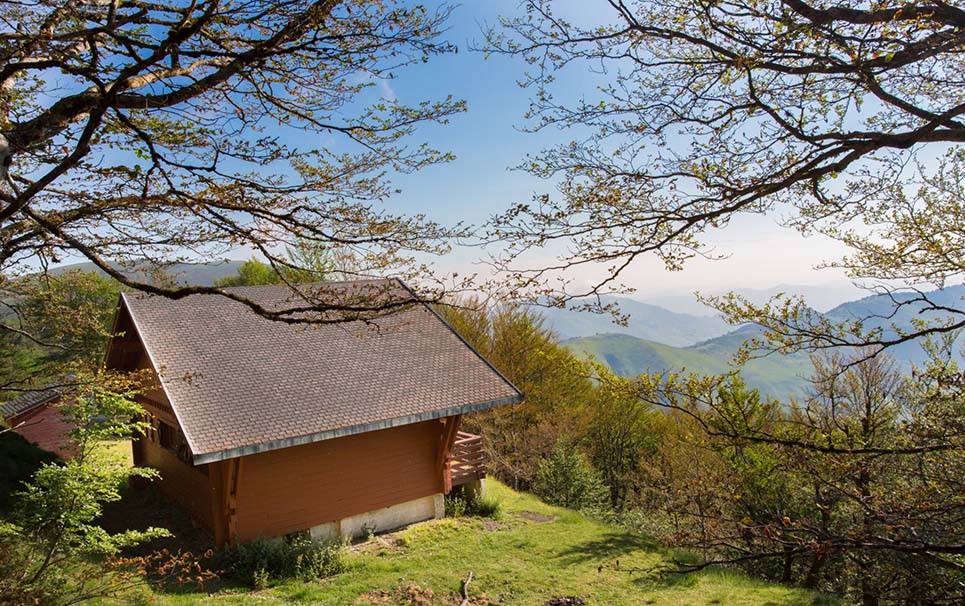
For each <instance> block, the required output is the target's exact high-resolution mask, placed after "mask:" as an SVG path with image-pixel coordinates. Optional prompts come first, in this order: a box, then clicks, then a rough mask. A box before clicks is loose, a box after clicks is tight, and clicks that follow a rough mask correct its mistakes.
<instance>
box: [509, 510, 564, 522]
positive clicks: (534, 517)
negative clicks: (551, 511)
mask: <svg viewBox="0 0 965 606" xmlns="http://www.w3.org/2000/svg"><path fill="white" fill-rule="evenodd" d="M516 515H518V516H519V517H521V518H523V519H524V520H529V521H530V522H536V523H537V524H543V523H545V522H552V521H553V520H555V519H556V516H550V515H546V514H543V513H536V512H533V511H521V512H519V513H517V514H516Z"/></svg>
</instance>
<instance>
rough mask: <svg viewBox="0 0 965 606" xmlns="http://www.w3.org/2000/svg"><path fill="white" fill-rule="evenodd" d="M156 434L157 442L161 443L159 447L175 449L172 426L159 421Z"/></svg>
mask: <svg viewBox="0 0 965 606" xmlns="http://www.w3.org/2000/svg"><path fill="white" fill-rule="evenodd" d="M157 436H158V443H159V444H160V445H161V448H167V449H168V450H174V449H175V446H174V428H173V427H171V426H170V425H168V424H167V423H165V422H164V421H161V422H159V423H158V426H157Z"/></svg>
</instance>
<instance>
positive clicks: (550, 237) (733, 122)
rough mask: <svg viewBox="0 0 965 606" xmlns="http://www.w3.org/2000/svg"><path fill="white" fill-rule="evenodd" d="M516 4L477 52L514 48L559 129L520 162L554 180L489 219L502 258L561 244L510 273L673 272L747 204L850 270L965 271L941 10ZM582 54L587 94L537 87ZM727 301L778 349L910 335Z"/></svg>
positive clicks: (962, 321) (527, 282) (579, 67)
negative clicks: (595, 76)
mask: <svg viewBox="0 0 965 606" xmlns="http://www.w3.org/2000/svg"><path fill="white" fill-rule="evenodd" d="M524 5H525V12H524V13H523V16H521V17H515V18H510V19H506V20H504V22H503V24H502V27H501V28H498V29H495V30H493V31H491V32H490V36H489V50H490V52H497V53H508V54H511V55H520V56H522V57H524V58H525V59H526V60H527V62H528V64H529V72H528V77H527V79H526V80H525V82H524V83H525V85H526V86H529V87H531V88H532V89H533V91H534V93H533V102H532V104H533V105H532V111H531V116H532V118H533V120H534V123H533V127H534V128H535V129H543V128H562V129H564V130H569V131H571V132H572V133H573V137H574V139H573V142H572V143H569V144H564V145H560V146H558V147H554V148H551V149H547V150H544V151H543V152H542V153H539V154H537V155H535V156H533V157H531V158H530V159H529V160H528V161H527V163H526V164H525V165H524V168H525V169H527V170H529V171H530V172H532V173H534V174H536V175H539V176H542V177H546V178H556V179H559V183H560V185H559V191H560V195H559V196H557V197H556V198H550V197H545V198H540V199H537V200H536V201H535V202H534V204H520V205H518V206H516V207H515V208H513V209H511V210H510V211H509V212H507V213H506V214H505V215H503V216H502V217H500V225H499V226H498V228H497V230H496V231H497V233H498V234H499V235H501V236H503V237H505V238H506V239H508V240H509V241H511V242H513V243H514V244H513V246H512V248H511V250H510V257H509V259H507V265H508V266H510V267H512V266H513V265H514V264H513V261H515V260H518V259H519V256H521V255H525V253H526V251H528V250H530V249H532V248H533V247H542V246H544V245H546V244H547V243H550V242H552V241H554V240H563V241H566V242H568V243H569V247H568V249H567V252H566V253H564V254H563V255H562V256H560V257H559V259H558V264H556V265H555V266H554V267H542V268H540V269H539V270H535V271H519V272H517V273H516V274H515V277H516V279H517V280H518V286H519V287H521V288H531V289H535V290H537V291H539V289H540V288H541V285H545V284H546V278H547V277H549V276H554V275H556V274H557V273H558V272H560V271H564V272H565V270H567V269H571V268H573V267H574V266H580V265H588V264H594V263H604V264H605V265H606V267H607V268H608V271H607V275H606V277H605V278H603V279H601V280H600V281H599V282H598V283H597V284H595V286H592V287H591V288H589V290H588V291H583V292H580V293H572V292H570V293H567V294H563V295H561V294H560V293H559V292H556V293H550V294H557V295H558V296H560V299H558V300H559V301H566V300H568V299H569V295H570V294H579V295H585V294H591V295H592V294H599V293H601V292H606V291H607V290H609V289H612V288H616V287H618V286H619V281H620V276H621V273H622V272H624V271H625V270H626V268H627V267H628V266H629V265H630V263H631V262H632V261H633V260H634V259H636V258H638V257H640V256H641V255H645V254H657V255H659V256H660V257H661V258H662V259H663V261H664V262H665V263H666V266H667V267H668V268H669V269H679V268H681V267H682V266H683V264H684V263H685V262H686V260H687V259H689V258H692V257H693V256H695V255H712V254H713V251H711V250H709V249H708V248H706V247H705V245H704V239H703V238H704V236H705V235H706V233H707V232H709V231H713V230H717V229H721V228H723V227H725V226H726V225H727V224H728V222H729V221H731V220H732V219H734V218H735V217H737V216H739V215H741V214H747V213H766V212H779V213H780V214H781V216H784V217H786V222H787V224H788V226H789V227H792V228H796V229H798V230H800V231H801V232H803V233H813V232H818V233H822V234H825V235H827V236H830V237H831V238H834V239H836V240H839V241H841V242H844V243H845V244H847V245H848V246H850V247H851V249H852V250H853V254H851V255H850V256H849V257H848V258H846V259H842V260H837V261H832V264H836V265H840V266H842V267H844V268H846V269H847V271H848V272H849V274H850V275H851V276H852V277H853V278H856V279H867V280H871V281H880V280H884V281H890V280H899V281H902V282H903V283H904V284H906V285H909V286H912V287H915V288H921V287H922V286H923V285H934V286H942V285H944V284H945V282H946V281H947V280H949V279H951V278H953V277H957V276H959V275H960V274H961V272H962V270H963V268H965V258H963V256H962V254H963V252H962V251H963V250H965V248H963V246H962V244H963V234H965V232H963V229H962V225H961V217H962V212H961V211H962V193H963V192H962V168H963V152H962V150H961V149H959V148H958V147H956V146H955V144H956V143H959V142H961V141H963V139H965V120H963V119H962V114H963V113H965V105H963V104H962V101H961V100H962V97H963V86H965V83H963V81H962V79H961V73H962V68H963V65H962V54H961V50H962V47H963V44H965V34H963V31H965V30H963V29H962V27H963V25H965V11H963V10H962V9H960V8H959V7H957V6H955V5H953V4H949V3H945V2H941V1H930V0H925V1H922V2H904V1H901V2H898V1H890V0H885V1H883V2H874V3H868V2H859V3H845V2H831V1H823V0H819V1H802V0H734V1H722V2H718V1H713V2H710V1H703V0H680V1H674V0H671V1H669V2H649V1H638V2H630V1H623V0H608V1H601V2H599V3H598V5H599V7H600V8H599V11H598V13H605V16H604V18H603V19H604V21H603V22H600V23H596V22H593V23H586V18H585V17H580V21H581V23H576V22H575V21H576V19H574V20H572V21H567V19H566V18H565V17H564V16H562V15H561V14H558V11H555V7H556V3H554V2H552V1H550V0H528V1H527V2H525V3H524ZM604 9H606V10H604ZM586 69H591V70H594V71H595V72H597V73H601V72H602V75H601V78H600V82H601V83H602V84H601V86H600V88H599V89H598V90H597V91H596V92H595V93H589V92H588V93H587V95H586V96H585V97H581V98H579V99H572V98H569V97H568V96H567V94H566V91H565V90H557V88H556V86H555V84H554V83H555V82H556V81H557V80H560V79H563V78H565V77H566V76H567V74H568V73H570V72H575V71H582V72H584V74H583V75H584V77H585V70H586ZM542 288H544V289H545V286H542ZM543 294H547V291H545V290H544V291H543ZM913 299H917V300H918V303H919V304H923V305H925V306H928V305H930V303H929V301H928V299H927V296H924V295H922V296H916V297H913ZM725 303H726V302H725ZM731 303H735V302H734V301H731ZM736 303H737V304H736V305H731V306H730V308H729V309H727V311H729V312H730V313H731V314H733V315H734V316H736V317H735V320H736V321H738V322H743V321H747V320H749V319H753V320H756V321H758V322H760V323H761V324H763V325H765V327H767V328H769V329H770V330H771V332H772V334H773V335H774V336H777V337H778V338H779V340H780V341H781V345H782V346H783V347H787V348H792V349H793V348H796V347H800V346H806V347H809V348H812V349H814V348H822V347H826V346H832V347H833V346H839V345H847V344H868V343H870V344H875V345H878V346H888V345H892V344H895V343H896V342H901V341H904V340H908V339H910V338H912V337H913V336H916V335H893V334H892V335H889V334H887V332H886V331H878V332H867V331H865V332H862V330H861V327H860V326H850V327H847V329H846V330H830V329H829V327H827V326H816V324H819V323H820V320H819V319H818V318H817V317H816V316H814V315H813V314H809V313H807V310H806V309H805V308H804V307H803V306H802V305H800V304H799V303H798V302H785V303H786V304H782V305H778V306H774V307H772V308H755V307H753V306H748V305H746V304H743V303H741V302H739V301H738V302H736ZM906 304H910V303H907V302H906ZM725 307H727V306H726V305H725ZM946 311H948V313H949V314H951V315H952V316H953V319H952V320H950V321H949V322H946V323H945V324H944V325H943V326H941V327H939V328H938V330H940V331H947V330H953V329H956V328H960V327H962V326H965V316H963V311H962V310H961V309H952V310H946Z"/></svg>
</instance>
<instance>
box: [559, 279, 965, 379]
mask: <svg viewBox="0 0 965 606" xmlns="http://www.w3.org/2000/svg"><path fill="white" fill-rule="evenodd" d="M915 296H916V295H914V294H911V293H903V294H896V295H894V297H892V296H890V295H872V296H869V297H864V298H862V299H858V300H856V301H849V302H847V303H844V304H841V305H838V306H837V307H835V308H833V309H831V310H829V311H828V312H826V314H825V316H826V317H828V318H830V319H832V320H836V321H853V320H861V321H862V323H863V325H864V327H865V329H870V328H878V327H880V328H881V329H882V330H883V331H884V335H885V337H889V336H890V337H894V336H895V335H896V334H897V333H898V331H908V330H912V329H913V328H914V323H915V321H916V320H932V321H935V320H939V319H941V318H942V317H944V316H946V315H947V314H943V313H939V312H933V311H926V310H925V306H924V305H923V304H922V303H919V302H913V299H914V297H915ZM963 297H965V286H953V287H949V288H945V289H942V290H936V291H932V292H930V293H928V298H929V299H930V300H931V301H932V303H933V304H935V305H939V306H945V307H948V308H950V309H962V308H963V303H962V299H963ZM895 301H898V302H904V303H906V305H904V306H902V307H900V308H899V309H898V311H895V308H894V302H895ZM641 305H643V304H641ZM647 307H655V306H642V307H637V308H636V309H637V310H644V311H646V308H647ZM657 309H660V308H657ZM663 312H664V313H665V314H666V313H670V312H667V311H666V310H663ZM676 315H683V314H676ZM661 317H664V316H663V315H660V314H658V315H655V316H653V318H661ZM647 324H648V322H647V321H646V320H645V319H641V318H637V319H636V320H633V321H631V325H630V326H629V327H628V328H627V329H626V331H625V332H624V333H623V334H619V333H616V331H613V330H601V331H600V334H595V335H581V336H577V337H575V338H570V339H567V340H565V341H564V344H565V345H567V346H568V347H570V348H571V349H572V350H574V351H576V352H578V353H580V354H583V355H590V356H593V357H594V358H595V359H596V360H597V361H599V362H603V363H606V364H607V365H609V366H610V368H612V369H613V371H614V372H616V373H618V374H620V375H623V376H635V375H637V374H640V373H645V372H659V371H662V370H681V369H685V370H686V371H689V372H697V373H701V374H719V373H724V372H727V371H728V370H730V365H729V363H730V360H731V359H732V357H733V355H734V354H735V353H736V352H737V350H738V348H739V347H740V346H741V344H742V343H743V342H744V341H745V340H746V339H748V338H750V337H751V336H753V335H754V334H755V333H758V331H759V329H757V328H756V327H753V326H749V325H748V326H743V327H741V328H738V329H737V330H734V331H732V332H729V333H726V334H721V335H719V336H714V337H713V338H708V339H706V340H704V341H702V342H700V343H696V344H694V345H688V346H685V347H681V346H679V345H677V346H675V344H673V343H667V342H664V341H661V340H660V339H659V338H656V339H654V338H649V337H648V336H647V333H643V332H642V331H633V332H632V328H633V327H635V326H639V325H644V326H646V325H647ZM585 327H586V325H580V326H579V327H578V328H579V329H584V328H585ZM568 329H569V327H564V329H563V330H562V331H561V332H562V333H564V334H565V333H566V332H567V330H568ZM626 333H630V334H626ZM960 342H961V340H960ZM888 353H889V355H890V356H891V357H893V358H894V359H895V360H896V361H897V362H898V363H899V365H900V366H901V367H903V368H904V369H906V370H907V369H908V368H910V367H911V365H912V364H921V363H923V362H924V361H925V358H926V355H925V353H924V351H923V349H922V347H921V345H920V344H919V343H916V342H909V343H905V344H902V345H899V346H897V347H893V348H891V349H889V352H888ZM743 374H744V378H745V379H747V382H748V384H750V385H751V386H752V387H756V388H758V389H760V390H761V391H762V392H764V393H767V394H770V395H773V396H778V397H779V396H785V395H801V394H803V393H804V390H805V388H806V386H807V381H806V377H807V376H809V375H810V374H811V363H810V361H809V359H808V356H807V355H805V354H797V355H793V356H778V355H776V354H775V355H771V356H768V357H765V358H761V359H757V360H751V361H750V362H748V363H747V365H746V366H745V367H744V369H743Z"/></svg>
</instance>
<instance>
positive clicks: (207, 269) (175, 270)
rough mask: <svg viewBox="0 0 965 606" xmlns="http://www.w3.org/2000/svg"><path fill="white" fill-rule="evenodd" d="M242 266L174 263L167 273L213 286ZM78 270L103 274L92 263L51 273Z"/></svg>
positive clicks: (239, 263) (234, 263)
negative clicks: (215, 282)
mask: <svg viewBox="0 0 965 606" xmlns="http://www.w3.org/2000/svg"><path fill="white" fill-rule="evenodd" d="M242 264H244V261H233V260H229V259H225V260H224V261H218V262H215V263H176V264H174V265H172V266H171V268H170V269H169V270H168V273H169V274H170V275H171V276H173V277H174V279H175V280H177V281H178V282H180V283H182V284H191V285H195V286H211V285H213V284H214V281H215V280H218V279H221V278H224V277H225V276H233V275H235V274H236V273H238V268H240V267H241V266H242ZM78 270H79V271H96V272H97V273H100V274H103V273H104V272H103V271H101V270H100V268H98V267H97V266H96V265H94V264H93V263H73V264H71V265H62V266H60V267H56V268H54V269H52V270H51V273H54V274H57V273H63V272H66V271H78ZM124 273H125V274H129V275H131V276H136V277H140V278H145V277H147V276H146V275H145V273H144V272H139V271H126V272H124Z"/></svg>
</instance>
